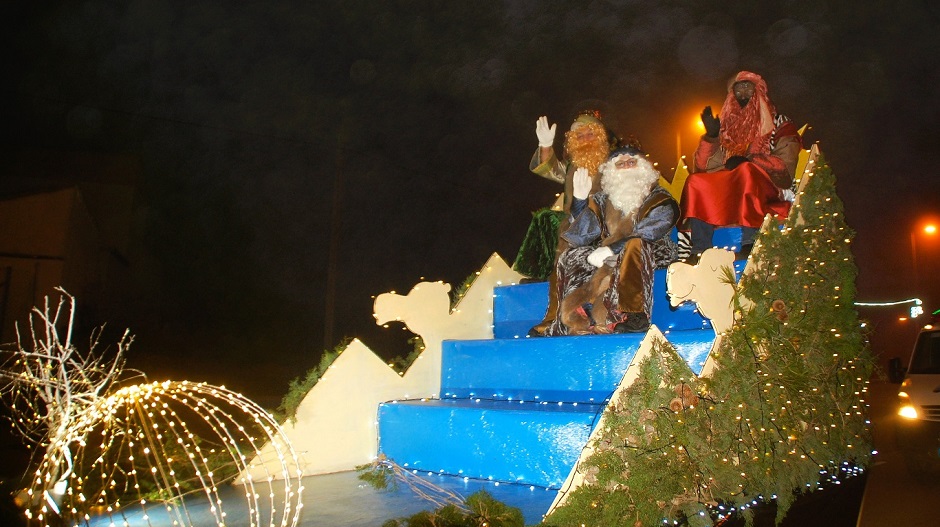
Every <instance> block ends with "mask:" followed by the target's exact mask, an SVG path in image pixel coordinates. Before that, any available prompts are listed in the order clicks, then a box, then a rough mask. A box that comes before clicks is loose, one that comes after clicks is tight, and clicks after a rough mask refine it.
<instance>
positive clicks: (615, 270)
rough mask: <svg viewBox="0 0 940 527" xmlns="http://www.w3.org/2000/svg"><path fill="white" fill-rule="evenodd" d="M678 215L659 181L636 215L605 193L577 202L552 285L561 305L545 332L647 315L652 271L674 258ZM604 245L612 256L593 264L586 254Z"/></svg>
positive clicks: (590, 329)
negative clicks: (627, 212)
mask: <svg viewBox="0 0 940 527" xmlns="http://www.w3.org/2000/svg"><path fill="white" fill-rule="evenodd" d="M678 218H679V205H678V204H677V203H676V201H675V200H674V199H673V198H672V196H671V195H670V194H669V192H668V191H666V190H665V189H664V188H662V187H660V186H659V185H656V186H654V187H653V189H652V190H651V191H650V194H649V196H647V198H646V200H644V202H643V204H642V205H640V207H639V209H638V210H637V211H636V213H635V214H633V215H625V214H623V213H622V212H621V211H620V210H619V209H617V208H616V207H615V206H614V205H613V203H611V202H610V200H609V199H608V198H607V194H606V193H604V192H597V193H595V194H592V195H591V196H590V197H589V198H588V199H587V200H575V201H574V203H572V207H571V216H570V218H569V219H570V226H569V227H568V229H567V230H566V231H565V232H564V233H563V234H562V237H563V238H564V239H565V240H566V241H567V242H568V245H569V247H568V248H567V249H566V250H565V251H564V252H562V253H561V254H560V255H559V257H558V261H557V262H556V267H555V274H556V278H557V280H556V282H555V284H552V285H553V286H554V287H555V288H556V291H555V293H556V294H557V295H558V298H560V299H561V304H560V308H559V310H558V314H557V316H556V317H555V318H554V320H552V321H551V324H550V325H549V327H548V328H547V330H546V332H545V335H581V334H589V333H609V332H610V331H612V329H613V327H614V325H616V324H617V323H618V322H623V321H624V320H625V319H626V317H627V314H628V313H645V314H646V316H647V317H649V315H650V312H651V310H652V289H653V271H654V270H655V269H656V268H658V267H665V266H666V265H668V264H669V263H671V262H672V261H675V259H676V246H675V244H674V243H673V242H672V241H671V240H670V239H669V231H670V230H671V229H672V228H673V227H674V226H675V224H676V222H677V220H678ZM603 246H607V247H610V248H611V250H612V251H613V253H614V256H613V257H611V258H608V259H607V261H606V262H605V263H604V265H603V266H601V267H600V268H597V267H594V266H593V265H592V264H590V263H588V261H587V257H588V255H590V254H591V253H592V252H593V251H594V250H595V249H596V248H598V247H603Z"/></svg>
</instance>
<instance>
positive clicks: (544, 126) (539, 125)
mask: <svg viewBox="0 0 940 527" xmlns="http://www.w3.org/2000/svg"><path fill="white" fill-rule="evenodd" d="M556 126H558V124H557V123H556V124H553V125H551V126H548V117H545V116H544V115H543V116H541V117H539V120H538V121H535V135H536V136H537V137H538V138H539V146H541V147H545V148H551V146H552V145H554V144H555V127H556Z"/></svg>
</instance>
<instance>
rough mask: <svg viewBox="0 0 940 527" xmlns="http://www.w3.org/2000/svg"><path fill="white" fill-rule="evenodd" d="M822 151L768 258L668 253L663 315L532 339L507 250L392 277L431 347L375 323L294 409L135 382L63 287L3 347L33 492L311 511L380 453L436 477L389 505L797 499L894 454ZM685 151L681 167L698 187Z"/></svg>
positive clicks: (431, 514) (541, 517)
mask: <svg viewBox="0 0 940 527" xmlns="http://www.w3.org/2000/svg"><path fill="white" fill-rule="evenodd" d="M800 157H801V159H800V165H799V166H800V168H799V170H798V176H799V177H798V178H797V181H796V184H795V187H794V190H795V201H794V203H793V206H792V209H791V211H790V213H789V215H788V217H786V218H773V217H770V216H768V217H767V218H766V219H765V222H764V225H763V228H762V229H761V232H760V235H759V237H758V239H757V242H756V244H755V247H754V249H753V251H752V252H751V253H750V255H749V256H748V257H747V258H746V259H739V260H735V253H734V248H735V246H736V244H738V243H739V242H740V230H739V229H735V228H725V229H719V230H718V232H716V236H715V245H716V248H714V249H710V250H708V251H706V252H705V253H704V254H703V255H702V256H701V259H700V260H699V261H698V262H697V264H696V265H690V264H687V263H683V262H676V263H673V264H672V265H670V266H669V267H668V269H661V270H657V271H656V273H655V282H654V288H653V290H654V295H655V299H654V303H653V311H652V316H651V321H652V325H651V326H650V328H649V330H648V331H646V332H645V333H627V334H611V335H584V336H566V337H551V338H528V337H527V336H526V335H527V331H528V329H529V328H530V327H532V325H533V324H534V323H536V322H538V321H539V320H541V318H542V316H543V314H544V312H545V309H546V299H547V287H548V285H547V284H546V283H545V282H538V281H527V280H524V279H525V278H526V277H525V276H523V275H522V274H520V273H519V272H517V271H516V270H514V269H512V268H511V267H510V266H509V265H508V264H507V263H506V262H505V260H503V259H502V258H501V257H500V256H499V255H497V254H494V255H493V256H492V257H491V258H490V259H489V261H487V262H485V264H484V265H483V266H482V268H481V269H480V271H479V272H477V273H476V274H475V276H473V277H471V280H469V281H468V285H467V287H466V288H461V289H460V290H459V291H454V290H453V289H454V288H453V287H452V286H451V285H449V284H445V283H442V282H420V283H418V284H416V285H415V286H414V287H413V288H412V289H411V290H410V291H409V292H408V293H407V294H398V293H395V292H389V293H385V294H382V295H379V296H377V297H376V299H375V304H374V315H375V318H376V322H377V323H378V324H380V325H390V324H403V325H404V326H405V327H407V328H408V329H409V330H410V331H412V332H413V333H414V334H415V335H417V336H418V337H420V339H419V342H420V343H421V345H422V348H421V349H420V353H418V354H417V355H416V357H415V358H414V359H413V361H411V363H410V365H408V367H407V368H405V369H400V370H396V369H395V368H393V367H392V365H390V364H387V363H386V362H385V361H384V360H382V359H381V358H380V357H379V356H378V355H376V354H375V353H374V352H373V351H372V350H370V349H369V348H368V347H366V346H365V345H364V344H363V343H362V342H361V341H359V340H355V339H354V340H353V341H351V342H350V343H349V344H348V346H346V347H345V348H344V349H341V350H338V352H337V353H336V354H332V355H330V356H328V357H326V358H325V359H324V361H323V362H322V363H321V365H320V367H319V368H318V369H316V370H315V372H314V374H313V375H312V378H311V379H310V381H311V382H309V383H308V384H307V385H306V386H305V387H304V390H303V393H302V394H301V396H300V397H295V399H297V401H299V402H297V404H294V405H292V407H291V409H290V412H289V414H290V415H287V416H286V417H285V420H284V421H283V422H281V423H277V422H274V421H273V419H272V418H271V416H270V415H269V414H268V413H267V412H266V411H264V410H262V409H260V408H259V407H257V405H255V404H253V403H251V402H250V401H248V400H246V399H244V398H243V397H241V396H239V395H238V394H234V393H232V392H229V391H228V390H226V389H224V388H223V387H212V386H207V385H203V384H193V383H187V382H165V383H156V384H147V383H142V384H133V383H130V382H128V381H127V380H126V379H125V378H124V377H122V376H121V374H120V372H121V369H120V365H121V359H120V357H118V358H117V359H116V360H115V361H114V362H113V363H112V362H105V361H102V360H99V358H98V355H96V354H95V353H93V352H91V351H90V352H89V353H88V354H85V355H83V354H80V353H78V352H77V351H76V347H75V346H74V345H73V344H72V343H71V342H70V338H71V336H70V333H66V337H65V338H64V339H60V338H59V336H58V334H57V333H56V328H57V327H60V326H61V322H62V321H61V320H60V317H62V316H67V313H69V312H70V310H69V309H66V310H64V311H63V309H62V306H61V305H60V307H59V308H58V309H52V308H50V307H49V306H48V305H47V306H46V307H45V309H44V310H36V311H35V315H36V319H35V321H34V324H33V325H31V326H30V327H31V331H30V332H29V333H28V335H29V338H25V339H22V340H21V343H20V346H19V347H18V348H17V349H15V350H12V351H11V352H10V353H8V354H7V355H6V359H5V362H4V382H5V383H6V385H7V386H8V387H12V388H14V389H15V391H14V392H12V393H13V394H14V397H13V399H12V402H13V405H12V407H13V408H14V409H15V410H16V411H17V412H18V413H17V414H16V415H17V416H19V417H20V423H21V425H20V427H19V428H20V429H21V431H22V432H23V433H24V435H26V436H28V437H31V438H32V439H33V441H34V443H35V451H36V452H37V455H36V456H35V458H34V463H33V466H31V468H30V474H31V476H30V477H29V478H28V480H29V487H28V489H27V490H26V491H25V492H24V493H23V494H22V495H21V496H20V504H21V505H22V506H23V507H24V508H25V509H26V510H27V517H28V518H29V520H30V524H34V525H56V524H58V523H59V522H60V521H61V520H65V522H64V523H65V524H68V525H84V524H89V523H90V524H95V525H98V524H101V525H111V524H113V525H118V524H120V525H158V524H163V523H161V522H165V521H169V522H170V523H172V524H173V525H236V524H237V525H241V524H242V523H244V524H245V525H261V524H264V525H298V524H302V523H301V522H302V520H301V516H300V512H301V510H302V508H303V506H304V505H303V504H302V503H301V495H302V494H303V491H304V485H302V484H301V478H302V477H307V476H310V477H317V476H318V475H326V474H334V473H340V472H348V471H354V470H357V469H358V471H359V473H360V474H361V475H362V477H363V478H364V479H371V480H372V481H377V482H379V483H380V484H386V483H389V479H392V480H398V481H401V482H404V483H406V484H408V485H409V486H410V488H412V489H420V490H419V491H417V495H420V496H422V497H427V498H429V500H430V501H428V502H427V505H428V507H427V510H426V511H425V512H422V513H419V514H418V515H417V516H412V517H411V518H410V519H408V518H404V519H401V520H390V523H389V525H392V524H395V525H399V524H400V525H425V524H428V525H432V524H433V525H522V524H535V523H544V524H546V525H557V526H567V525H575V526H585V525H590V526H604V525H663V524H670V525H672V524H685V525H715V524H721V523H722V522H723V521H725V520H726V519H727V518H731V517H737V518H741V519H743V520H744V521H750V519H751V516H750V515H751V511H752V510H754V509H755V508H756V507H759V506H761V505H763V504H767V503H773V504H775V506H776V510H777V519H778V520H780V519H782V518H783V517H784V516H785V515H786V513H787V510H788V508H789V507H790V505H791V504H792V503H793V502H794V500H796V499H797V498H798V497H799V496H800V495H801V494H804V493H809V492H814V491H817V490H819V489H822V488H825V487H827V486H831V485H836V484H839V483H840V481H842V480H844V479H845V478H847V477H851V476H854V475H857V474H858V473H860V472H861V471H863V470H864V468H865V467H866V466H867V465H868V463H869V461H870V456H871V444H870V438H869V430H868V424H869V423H868V421H867V418H866V402H865V400H866V393H867V384H868V379H869V377H870V375H871V373H872V368H873V360H872V357H871V355H870V352H869V350H868V347H867V344H866V338H865V334H864V330H863V325H862V323H861V321H860V320H859V318H858V315H857V313H856V311H855V309H854V306H853V301H854V296H855V276H856V268H855V265H854V263H853V259H852V254H851V251H850V246H851V241H852V237H853V233H852V231H851V230H850V229H849V228H848V227H847V226H846V224H845V220H844V216H843V213H842V204H841V201H840V200H839V198H838V196H837V195H836V192H835V179H834V175H833V172H832V170H831V168H830V167H829V166H828V164H826V162H825V161H824V160H823V158H822V157H821V155H820V153H819V150H818V148H817V147H816V146H813V147H812V148H811V149H809V150H806V151H803V152H802V153H801V156H800ZM680 165H681V163H680ZM684 170H685V168H684V167H683V166H680V167H679V169H678V171H677V173H676V174H675V176H674V177H673V178H672V180H671V182H669V181H666V180H662V181H661V184H662V185H663V186H665V187H667V189H669V190H670V192H672V193H673V194H674V195H677V196H678V194H679V193H681V188H682V182H683V181H684V177H685V176H686V175H687V173H686V172H685V171H684ZM129 344H130V342H129V341H127V342H124V341H122V343H120V344H119V346H118V348H119V351H120V350H123V349H124V348H125V347H126V346H127V345H129ZM92 348H94V346H92ZM295 396H296V394H295ZM210 444H211V445H216V448H215V449H212V450H211V455H210V452H209V450H210V448H209V447H208V445H210ZM218 446H221V448H218ZM473 482H480V484H481V485H477V486H476V487H473V488H482V489H483V490H485V491H486V493H485V494H473V495H472V496H467V495H466V493H465V492H462V491H466V490H467V489H469V488H471V487H472V486H471V485H470V484H471V483H473ZM230 483H231V485H229V484H230ZM233 489H234V490H233ZM223 496H224V497H225V500H224V503H223V499H222V498H223ZM238 501H241V502H247V507H246V508H243V509H239V512H238V513H237V514H233V513H231V512H228V511H230V510H231V509H227V508H226V507H228V506H229V504H230V503H233V502H238ZM306 504H307V512H308V513H309V512H310V509H311V507H312V508H314V509H315V508H316V506H317V504H316V503H313V504H311V503H309V502H306ZM520 510H522V511H524V512H525V513H524V514H523V513H521V512H519V511H520ZM158 511H159V514H158ZM197 511H198V512H197ZM392 512H393V513H394V511H392ZM392 516H407V515H406V514H393V515H392ZM96 520H103V521H104V523H100V522H99V523H96ZM310 524H311V525H314V524H316V523H315V522H314V523H310ZM350 525H351V523H350Z"/></svg>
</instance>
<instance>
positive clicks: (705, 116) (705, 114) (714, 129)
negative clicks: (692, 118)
mask: <svg viewBox="0 0 940 527" xmlns="http://www.w3.org/2000/svg"><path fill="white" fill-rule="evenodd" d="M702 125H704V126H705V135H707V136H708V137H718V132H719V131H720V130H721V119H719V118H717V117H715V116H714V115H713V114H712V107H711V106H706V107H705V109H704V110H702Z"/></svg>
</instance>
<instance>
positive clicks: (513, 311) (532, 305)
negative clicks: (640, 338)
mask: <svg viewBox="0 0 940 527" xmlns="http://www.w3.org/2000/svg"><path fill="white" fill-rule="evenodd" d="M493 295H494V296H493V336H494V337H496V338H497V339H511V338H521V337H525V336H526V335H527V334H528V332H529V329H530V328H532V326H534V325H536V324H538V323H539V322H541V321H542V319H543V318H544V317H545V310H546V309H548V282H536V283H530V284H519V285H507V286H500V287H497V288H495V289H494V292H493ZM650 319H651V321H652V322H653V324H656V326H657V327H658V328H659V329H661V330H663V331H666V330H671V329H672V330H685V329H707V328H711V323H710V322H709V321H708V320H707V319H705V318H704V317H702V315H701V314H699V312H698V310H697V309H696V307H695V305H694V304H692V303H686V304H683V305H680V306H678V307H672V306H670V305H669V297H668V296H667V295H666V270H665V269H659V270H657V271H656V273H655V274H654V276H653V311H652V313H651V317H650Z"/></svg>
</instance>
